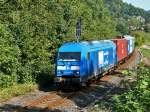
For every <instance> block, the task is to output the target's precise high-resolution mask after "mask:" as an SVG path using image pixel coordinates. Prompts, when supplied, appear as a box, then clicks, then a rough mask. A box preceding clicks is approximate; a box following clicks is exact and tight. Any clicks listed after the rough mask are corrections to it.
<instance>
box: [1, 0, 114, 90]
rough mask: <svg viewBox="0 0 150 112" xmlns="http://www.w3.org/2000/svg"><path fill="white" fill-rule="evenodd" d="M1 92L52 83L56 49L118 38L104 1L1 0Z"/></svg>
mask: <svg viewBox="0 0 150 112" xmlns="http://www.w3.org/2000/svg"><path fill="white" fill-rule="evenodd" d="M0 10H1V12H0V13H1V14H0V52H1V53H0V57H1V58H0V89H1V90H3V89H5V88H9V87H11V86H15V85H17V84H26V83H35V82H36V83H38V84H39V85H41V84H42V85H44V83H46V84H47V83H50V81H52V80H53V74H54V63H55V62H54V59H55V55H56V51H57V48H58V47H59V46H60V45H61V44H62V43H63V42H66V41H75V38H74V35H75V26H76V22H77V20H78V19H79V18H81V20H82V37H81V40H82V39H84V40H95V39H104V37H107V38H110V37H112V36H114V35H116V33H117V32H116V29H115V22H114V21H113V20H112V18H111V16H110V15H109V11H108V10H107V9H106V8H105V7H104V5H103V0H87V1H82V0H70V1H68V0H61V1H60V0H36V1H35V0H26V1H24V0H13V1H8V0H2V1H1V2H0Z"/></svg>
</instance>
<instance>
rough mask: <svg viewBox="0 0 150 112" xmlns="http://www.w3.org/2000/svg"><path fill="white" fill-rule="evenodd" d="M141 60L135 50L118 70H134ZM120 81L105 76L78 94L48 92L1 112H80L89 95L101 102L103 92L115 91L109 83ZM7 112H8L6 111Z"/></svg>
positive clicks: (113, 76)
mask: <svg viewBox="0 0 150 112" xmlns="http://www.w3.org/2000/svg"><path fill="white" fill-rule="evenodd" d="M141 59H142V55H141V53H140V52H139V51H138V50H137V49H135V51H134V52H133V54H132V56H131V57H130V58H129V59H128V60H127V61H126V62H125V63H123V64H122V65H120V66H119V67H118V70H120V69H129V68H131V69H132V68H134V67H135V66H136V65H137V63H139V62H140V61H141ZM120 81H121V79H119V78H117V77H115V73H114V74H112V75H105V76H103V77H102V78H101V79H100V80H98V81H97V82H96V83H95V84H93V85H91V87H88V88H87V87H86V88H82V89H81V90H79V91H77V92H72V93H64V92H61V91H57V90H55V91H52V92H46V94H45V93H44V94H43V95H41V96H38V95H37V97H34V99H33V98H32V96H30V97H31V99H29V100H27V101H25V102H24V103H23V104H21V105H19V106H18V105H15V106H12V107H9V105H10V104H9V102H8V103H7V104H5V105H7V106H8V108H0V111H2V112H30V111H31V112H32V111H35V112H39V111H40V112H41V111H42V112H49V111H50V110H51V111H52V110H53V111H56V109H57V108H62V107H64V108H68V109H69V108H70V107H72V106H73V107H75V109H74V110H73V111H80V109H78V108H77V107H78V106H76V105H79V104H80V103H81V104H80V107H81V106H83V107H84V104H86V103H87V102H84V101H86V100H87V101H88V97H87V96H88V95H89V96H90V98H92V97H93V98H95V100H99V97H101V96H105V93H103V92H105V91H106V92H107V91H108V90H109V91H112V90H113V89H114V87H112V86H111V84H110V87H111V88H109V86H108V85H109V83H116V82H118V84H119V83H120ZM101 82H106V83H105V84H103V83H101ZM97 83H98V84H97ZM107 83H108V85H107ZM106 85H107V86H108V87H107V86H106ZM101 86H104V87H106V89H104V90H103V91H102V93H100V92H101V90H97V88H100V87H101ZM100 89H101V88H100ZM93 92H95V93H94V95H95V96H92V95H90V94H92V93H93ZM96 92H98V93H96ZM37 94H38V93H37ZM82 94H85V96H84V97H85V99H84V100H83V101H80V100H81V99H82V97H81V98H80V97H79V96H81V95H82ZM34 96H36V95H34ZM78 97H79V98H78ZM76 98H78V99H76ZM90 98H89V99H90ZM22 100H25V99H23V98H22ZM16 102H17V101H16ZM18 102H19V100H18ZM20 102H21V101H20ZM75 102H76V103H79V104H76V103H75ZM91 102H93V99H91V100H90V104H91ZM11 105H13V104H11ZM87 105H88V104H87ZM87 105H86V106H87ZM7 106H6V107H7ZM5 110H7V111H5ZM68 111H72V110H68Z"/></svg>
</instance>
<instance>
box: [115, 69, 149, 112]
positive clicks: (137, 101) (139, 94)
mask: <svg viewBox="0 0 150 112" xmlns="http://www.w3.org/2000/svg"><path fill="white" fill-rule="evenodd" d="M137 74H138V75H137V78H138V80H137V82H136V85H135V87H132V88H131V89H130V90H129V91H128V92H126V93H123V94H121V95H118V96H115V97H114V100H115V105H114V107H113V109H114V111H115V112H149V111H150V103H149V102H150V88H149V87H150V75H149V74H150V68H149V67H143V66H139V68H138V72H137Z"/></svg>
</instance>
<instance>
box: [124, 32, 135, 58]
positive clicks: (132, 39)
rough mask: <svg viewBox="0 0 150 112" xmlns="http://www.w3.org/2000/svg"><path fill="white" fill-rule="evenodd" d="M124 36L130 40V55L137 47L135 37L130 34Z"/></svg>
mask: <svg viewBox="0 0 150 112" xmlns="http://www.w3.org/2000/svg"><path fill="white" fill-rule="evenodd" d="M124 38H125V39H127V40H128V55H130V54H131V53H132V52H133V50H134V47H135V38H134V37H132V36H130V35H124Z"/></svg>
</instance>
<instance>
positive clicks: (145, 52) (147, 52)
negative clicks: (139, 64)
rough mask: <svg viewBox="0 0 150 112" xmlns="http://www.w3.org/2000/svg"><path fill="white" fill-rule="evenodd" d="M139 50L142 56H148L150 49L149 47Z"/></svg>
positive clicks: (149, 55)
mask: <svg viewBox="0 0 150 112" xmlns="http://www.w3.org/2000/svg"><path fill="white" fill-rule="evenodd" d="M141 52H142V54H143V56H144V57H150V50H149V49H145V48H141Z"/></svg>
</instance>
